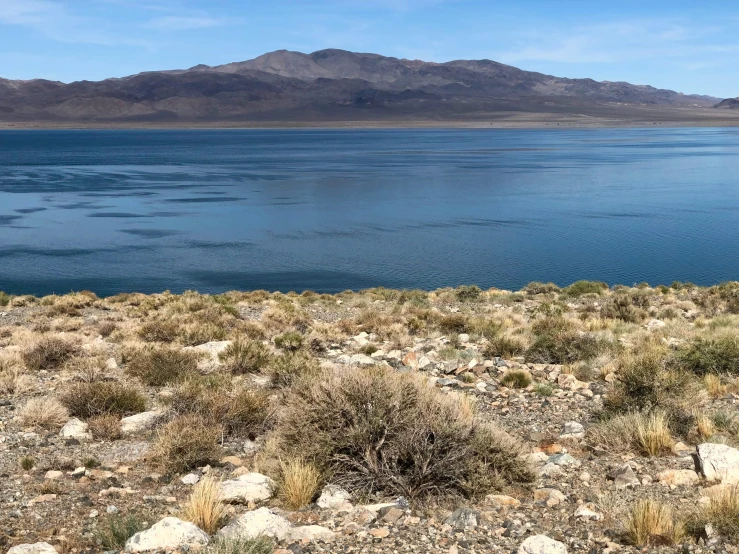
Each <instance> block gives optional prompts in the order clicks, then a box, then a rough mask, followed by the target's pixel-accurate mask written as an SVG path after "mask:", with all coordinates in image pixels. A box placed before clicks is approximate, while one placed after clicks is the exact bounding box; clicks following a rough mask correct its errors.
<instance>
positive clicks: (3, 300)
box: [0, 291, 12, 306]
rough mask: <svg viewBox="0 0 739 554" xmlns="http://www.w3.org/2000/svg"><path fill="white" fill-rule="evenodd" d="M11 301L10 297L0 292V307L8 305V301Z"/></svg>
mask: <svg viewBox="0 0 739 554" xmlns="http://www.w3.org/2000/svg"><path fill="white" fill-rule="evenodd" d="M11 299H12V296H10V295H9V294H8V293H6V292H3V291H0V306H7V305H8V304H10V300H11Z"/></svg>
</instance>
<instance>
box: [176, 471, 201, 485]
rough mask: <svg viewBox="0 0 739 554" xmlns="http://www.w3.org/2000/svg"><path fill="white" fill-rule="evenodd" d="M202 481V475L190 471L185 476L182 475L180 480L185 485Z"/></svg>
mask: <svg viewBox="0 0 739 554" xmlns="http://www.w3.org/2000/svg"><path fill="white" fill-rule="evenodd" d="M199 481H200V475H198V474H197V473H188V474H187V475H185V476H184V477H180V482H181V483H182V484H183V485H197V484H198V482H199Z"/></svg>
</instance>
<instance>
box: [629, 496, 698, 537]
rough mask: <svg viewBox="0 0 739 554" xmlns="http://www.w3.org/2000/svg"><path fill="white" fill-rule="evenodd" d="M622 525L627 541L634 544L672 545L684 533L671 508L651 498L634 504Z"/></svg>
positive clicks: (683, 528)
mask: <svg viewBox="0 0 739 554" xmlns="http://www.w3.org/2000/svg"><path fill="white" fill-rule="evenodd" d="M624 525H625V527H626V535H627V538H628V540H629V542H630V543H631V544H633V545H636V546H673V545H675V544H677V543H678V542H680V540H682V538H683V537H684V535H685V527H684V525H683V524H682V522H680V521H679V520H678V519H677V518H676V517H675V514H674V512H673V510H672V508H671V507H670V506H667V505H666V504H662V503H661V502H658V501H656V500H652V499H645V500H641V501H639V502H638V503H637V504H636V505H634V506H633V507H632V509H631V512H630V513H629V515H628V517H627V519H626V521H625V522H624Z"/></svg>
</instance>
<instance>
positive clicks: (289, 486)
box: [278, 458, 322, 510]
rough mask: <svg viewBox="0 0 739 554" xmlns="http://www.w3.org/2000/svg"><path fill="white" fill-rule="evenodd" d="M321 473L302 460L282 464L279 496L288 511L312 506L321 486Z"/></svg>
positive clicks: (295, 459)
mask: <svg viewBox="0 0 739 554" xmlns="http://www.w3.org/2000/svg"><path fill="white" fill-rule="evenodd" d="M321 480H322V477H321V472H320V471H318V470H317V469H316V468H315V467H314V466H313V465H312V464H310V463H307V462H306V461H305V460H303V459H301V458H293V459H290V460H288V461H283V462H281V463H280V479H279V482H278V496H279V498H280V500H282V503H283V504H284V505H285V507H286V508H287V509H288V510H299V509H300V508H303V507H305V506H307V505H308V504H310V503H311V502H312V501H313V498H315V496H316V493H317V492H318V487H320V485H321Z"/></svg>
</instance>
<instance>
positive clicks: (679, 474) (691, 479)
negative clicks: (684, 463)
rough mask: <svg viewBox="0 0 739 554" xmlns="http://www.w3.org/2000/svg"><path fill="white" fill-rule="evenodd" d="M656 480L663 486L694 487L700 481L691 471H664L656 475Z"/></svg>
mask: <svg viewBox="0 0 739 554" xmlns="http://www.w3.org/2000/svg"><path fill="white" fill-rule="evenodd" d="M657 480H658V481H659V482H660V483H662V484H663V485H675V486H681V485H694V484H695V483H697V482H698V481H699V480H700V477H699V476H698V474H697V473H696V472H695V471H693V470H692V469H666V470H665V471H662V472H660V473H658V474H657Z"/></svg>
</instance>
